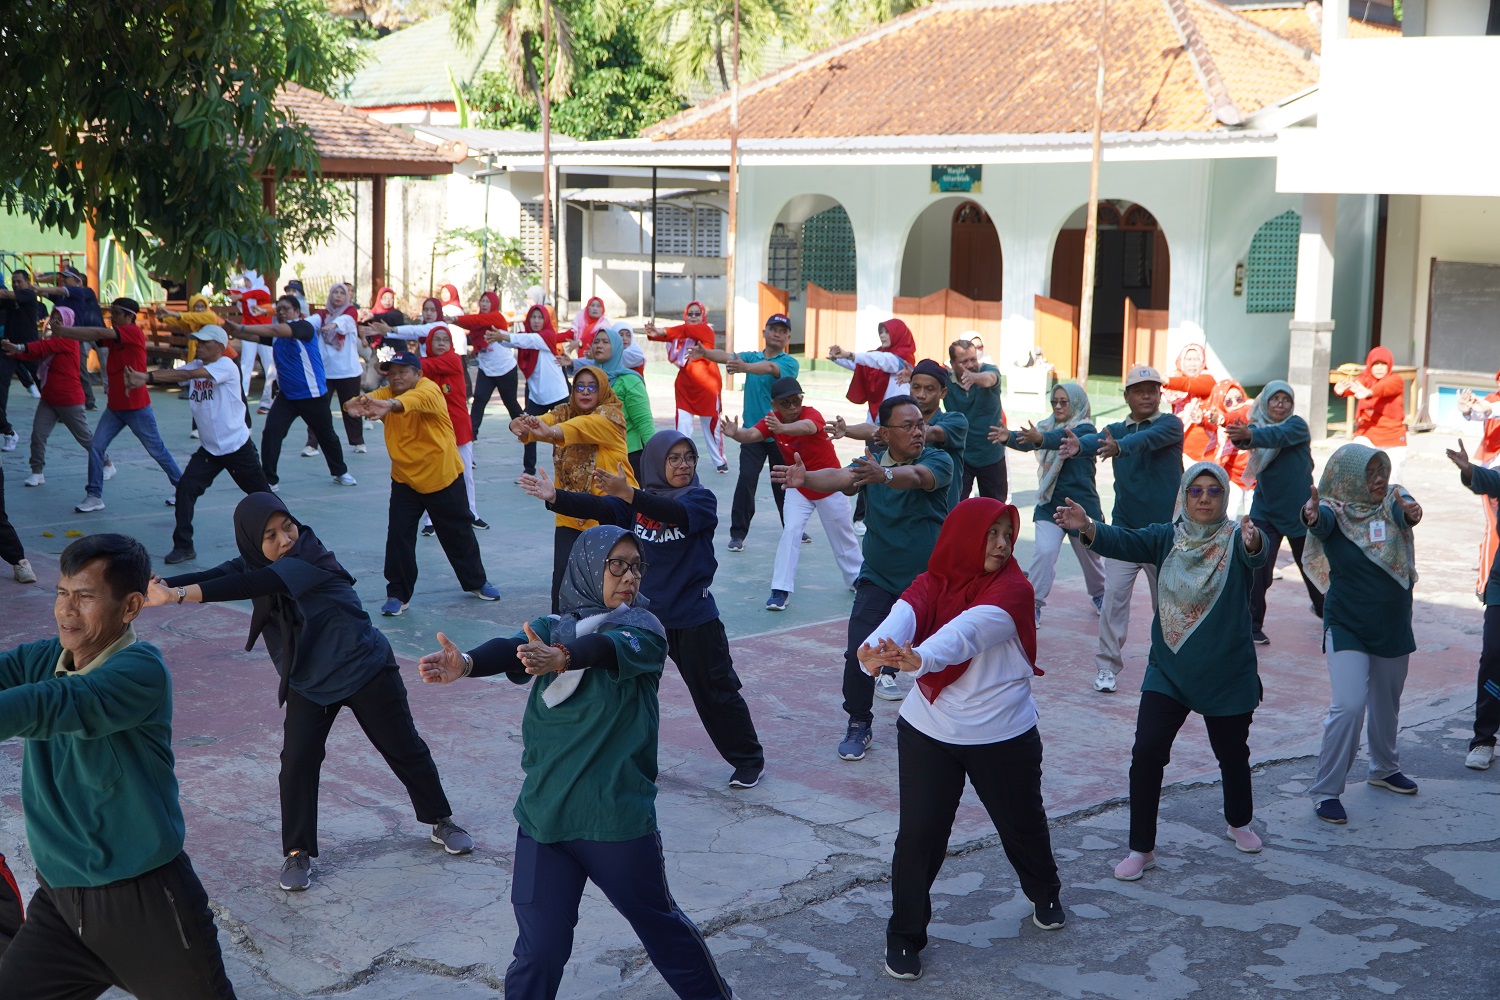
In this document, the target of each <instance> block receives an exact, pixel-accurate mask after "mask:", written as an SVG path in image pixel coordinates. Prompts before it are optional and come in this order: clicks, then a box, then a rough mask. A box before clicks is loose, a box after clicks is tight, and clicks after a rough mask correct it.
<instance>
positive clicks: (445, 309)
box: [438, 285, 464, 319]
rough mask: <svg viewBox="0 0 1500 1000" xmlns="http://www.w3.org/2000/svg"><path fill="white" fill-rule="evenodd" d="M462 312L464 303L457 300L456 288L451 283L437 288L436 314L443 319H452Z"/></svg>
mask: <svg viewBox="0 0 1500 1000" xmlns="http://www.w3.org/2000/svg"><path fill="white" fill-rule="evenodd" d="M463 314H464V304H463V302H462V301H460V300H459V297H458V289H457V288H455V287H453V286H452V285H444V286H443V287H442V288H439V289H438V315H439V316H441V317H443V319H453V318H454V317H455V316H462V315H463Z"/></svg>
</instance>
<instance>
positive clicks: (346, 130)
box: [276, 83, 468, 175]
mask: <svg viewBox="0 0 1500 1000" xmlns="http://www.w3.org/2000/svg"><path fill="white" fill-rule="evenodd" d="M276 106H277V107H278V108H280V109H281V110H283V111H285V112H286V113H287V114H289V115H290V116H291V117H293V118H295V119H296V120H297V121H299V122H301V123H302V124H303V125H305V126H307V128H308V130H309V131H311V132H312V135H313V140H314V141H315V142H316V143H317V147H318V155H319V157H321V158H322V160H323V168H324V172H325V173H330V174H345V173H351V172H355V173H357V172H366V173H381V174H392V173H396V172H397V171H401V172H405V173H409V174H413V175H421V174H437V173H451V172H452V171H453V164H455V163H457V162H459V161H461V160H462V159H463V158H464V157H465V156H467V155H468V150H467V149H466V148H465V147H464V145H463V143H460V142H449V143H443V144H441V145H438V144H434V143H431V142H427V141H425V140H423V139H419V138H417V137H416V136H414V135H412V134H411V133H410V132H407V131H406V130H405V129H400V128H397V127H396V126H394V125H387V124H386V123H385V122H381V121H376V120H375V119H374V118H371V117H370V116H369V115H367V114H365V113H364V112H363V111H360V110H358V109H356V108H351V107H349V106H348V105H347V104H340V103H339V102H338V101H335V100H334V99H333V98H331V97H329V96H327V95H326V94H320V93H318V92H317V91H315V90H309V89H307V88H306V87H301V86H298V85H297V84H295V83H289V84H286V85H285V86H283V87H282V88H281V90H279V91H278V92H277V94H276ZM362 164H363V166H361V165H362ZM377 166H379V167H381V169H377ZM392 168H394V169H392Z"/></svg>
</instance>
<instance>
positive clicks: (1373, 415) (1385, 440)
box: [1333, 347, 1406, 486]
mask: <svg viewBox="0 0 1500 1000" xmlns="http://www.w3.org/2000/svg"><path fill="white" fill-rule="evenodd" d="M1381 363H1384V364H1385V366H1386V373H1385V376H1384V377H1383V378H1378V379H1377V378H1376V377H1375V376H1374V375H1372V374H1370V369H1371V368H1373V367H1375V365H1377V364H1381ZM1395 365H1396V360H1395V358H1394V357H1392V355H1391V352H1390V351H1389V350H1388V349H1387V348H1384V347H1372V348H1370V353H1369V354H1368V355H1366V356H1365V370H1364V371H1362V372H1360V373H1359V375H1358V376H1356V377H1355V379H1354V380H1355V381H1356V382H1358V383H1359V384H1360V385H1363V386H1365V387H1366V388H1367V389H1369V390H1370V395H1369V396H1367V397H1366V398H1364V399H1361V400H1360V401H1359V402H1358V403H1357V404H1356V405H1355V407H1354V440H1355V441H1357V442H1359V443H1360V444H1364V445H1369V446H1370V447H1371V448H1379V449H1380V450H1381V451H1383V452H1385V453H1386V454H1387V455H1388V456H1390V459H1391V485H1392V486H1395V485H1398V484H1400V482H1401V468H1402V466H1404V465H1405V464H1406V382H1405V381H1404V380H1403V379H1402V378H1401V376H1400V375H1397V374H1396V372H1395ZM1339 390H1340V387H1339V386H1334V389H1333V391H1334V393H1335V394H1336V395H1339V396H1351V395H1354V392H1353V390H1352V389H1351V390H1345V391H1342V392H1340V391H1339Z"/></svg>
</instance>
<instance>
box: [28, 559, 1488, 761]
mask: <svg viewBox="0 0 1500 1000" xmlns="http://www.w3.org/2000/svg"><path fill="white" fill-rule="evenodd" d="M25 561H26V560H25V559H22V560H21V562H22V563H24V562H25ZM16 579H17V580H20V579H21V567H20V564H19V563H18V564H17V565H16ZM33 579H35V578H34V577H33ZM22 582H23V583H24V582H25V581H24V580H22ZM1494 759H1495V748H1494V747H1492V746H1477V747H1475V748H1474V749H1473V750H1470V751H1469V755H1468V756H1467V757H1465V758H1464V767H1467V768H1470V769H1472V770H1475V771H1488V770H1489V769H1490V761H1492V760H1494Z"/></svg>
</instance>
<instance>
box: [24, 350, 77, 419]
mask: <svg viewBox="0 0 1500 1000" xmlns="http://www.w3.org/2000/svg"><path fill="white" fill-rule="evenodd" d="M78 350H79V348H78V341H76V340H70V339H68V338H67V337H48V338H47V339H46V340H33V341H32V342H31V343H29V344H27V345H26V348H25V350H23V351H22V352H21V353H20V354H18V355H16V357H18V358H25V359H26V360H27V361H40V362H41V366H40V368H39V369H38V370H37V377H38V379H39V381H40V382H41V383H42V387H41V393H42V402H44V403H46V404H48V405H49V406H82V405H83V383H82V382H81V381H79V376H78Z"/></svg>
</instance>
